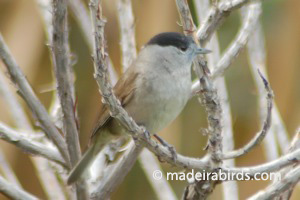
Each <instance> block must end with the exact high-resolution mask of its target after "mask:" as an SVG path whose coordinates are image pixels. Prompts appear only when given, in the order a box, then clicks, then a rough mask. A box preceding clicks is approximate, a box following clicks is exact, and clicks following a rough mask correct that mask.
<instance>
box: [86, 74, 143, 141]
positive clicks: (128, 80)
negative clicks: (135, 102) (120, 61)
mask: <svg viewBox="0 0 300 200" xmlns="http://www.w3.org/2000/svg"><path fill="white" fill-rule="evenodd" d="M137 78H138V73H137V72H135V71H134V70H133V69H132V68H129V69H128V70H127V71H126V72H125V73H124V74H123V76H121V78H120V79H119V80H118V82H117V84H116V85H115V87H114V89H113V90H114V93H115V95H116V97H117V98H118V99H119V100H120V102H121V105H122V106H123V107H126V105H127V103H128V102H129V101H130V99H131V98H132V97H133V96H134V91H135V89H136V87H135V85H136V84H135V83H136V79H137ZM125 88H126V89H125ZM111 119H112V117H111V116H110V113H109V109H108V107H107V106H103V107H102V109H101V111H100V113H99V116H98V120H97V123H96V126H95V128H94V130H93V132H92V135H91V140H92V138H93V137H94V136H95V135H96V134H97V133H98V131H99V130H100V129H101V128H102V127H103V126H104V125H105V124H107V123H108V122H109V121H110V120H111Z"/></svg>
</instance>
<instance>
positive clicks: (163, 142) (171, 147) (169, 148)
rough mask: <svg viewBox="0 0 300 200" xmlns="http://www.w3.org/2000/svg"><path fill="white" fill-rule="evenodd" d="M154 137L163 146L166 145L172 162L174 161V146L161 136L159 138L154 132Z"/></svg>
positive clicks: (175, 157) (175, 154)
mask: <svg viewBox="0 0 300 200" xmlns="http://www.w3.org/2000/svg"><path fill="white" fill-rule="evenodd" d="M154 137H155V138H156V139H157V140H158V141H159V142H160V143H161V144H162V145H163V146H164V147H167V148H168V150H169V151H170V153H171V156H172V160H173V161H174V162H176V160H177V153H176V150H175V148H174V147H173V146H172V145H170V144H169V143H167V142H166V141H165V140H164V139H163V138H161V137H160V136H158V135H157V134H154Z"/></svg>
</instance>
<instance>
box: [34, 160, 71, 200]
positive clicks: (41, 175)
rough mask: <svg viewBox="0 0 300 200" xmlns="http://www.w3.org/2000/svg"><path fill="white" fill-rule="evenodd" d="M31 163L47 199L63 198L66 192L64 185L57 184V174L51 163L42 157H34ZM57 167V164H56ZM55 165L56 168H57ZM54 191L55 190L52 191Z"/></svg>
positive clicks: (62, 199) (60, 199)
mask: <svg viewBox="0 0 300 200" xmlns="http://www.w3.org/2000/svg"><path fill="white" fill-rule="evenodd" d="M32 160H33V163H34V167H35V169H36V171H37V173H36V174H37V176H38V179H39V180H40V182H41V186H42V187H43V189H44V191H46V196H47V199H51V200H58V199H59V200H64V199H66V196H65V195H66V194H65V191H64V187H63V186H64V185H62V184H59V182H58V180H57V174H56V173H59V172H57V171H55V170H56V169H54V168H53V166H52V165H51V163H49V161H48V160H46V159H45V158H42V157H34V159H32ZM57 167H58V166H57ZM57 167H56V168H57ZM54 191H55V192H54Z"/></svg>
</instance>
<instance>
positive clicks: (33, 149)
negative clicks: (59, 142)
mask: <svg viewBox="0 0 300 200" xmlns="http://www.w3.org/2000/svg"><path fill="white" fill-rule="evenodd" d="M0 138H1V139H3V140H5V141H7V142H9V143H11V144H14V145H16V146H17V147H19V148H21V149H22V150H23V151H25V152H28V153H30V154H33V155H39V156H42V157H45V158H47V159H49V160H52V161H54V162H56V163H58V164H60V165H62V166H64V167H67V166H66V163H65V161H64V160H63V158H62V157H61V155H60V154H59V152H58V151H57V150H56V149H55V148H51V147H49V146H46V145H44V144H41V143H39V142H35V141H32V140H30V139H28V136H26V135H23V134H20V133H17V132H16V131H14V130H13V129H11V128H9V127H7V126H6V125H4V124H2V123H0Z"/></svg>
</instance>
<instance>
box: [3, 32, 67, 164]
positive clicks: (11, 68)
mask: <svg viewBox="0 0 300 200" xmlns="http://www.w3.org/2000/svg"><path fill="white" fill-rule="evenodd" d="M0 58H1V59H2V60H3V62H4V64H5V65H6V67H7V70H8V72H9V74H10V78H11V80H12V82H13V83H14V84H15V86H16V87H17V89H18V90H19V93H20V94H21V96H22V98H23V99H24V100H25V101H26V103H27V105H28V106H29V108H30V109H31V111H32V113H33V114H34V115H35V117H37V120H39V122H40V125H41V127H42V129H43V130H44V132H45V133H46V134H47V136H48V137H49V138H50V139H51V140H52V141H53V142H54V143H55V145H56V146H57V147H58V149H59V151H60V153H61V154H62V156H63V157H64V159H65V160H66V161H67V162H68V161H69V156H68V153H67V147H66V144H65V142H64V139H63V137H62V136H61V135H60V134H59V132H58V130H57V129H56V127H55V126H54V124H53V123H52V122H51V119H50V116H49V115H48V113H47V111H46V109H45V107H44V106H43V105H42V104H41V102H40V101H39V100H38V98H37V97H36V95H35V94H34V92H33V90H32V88H31V86H30V85H29V83H28V81H27V80H26V78H25V76H24V74H23V72H22V71H21V69H20V68H19V66H18V65H17V63H16V61H15V60H14V59H13V57H12V56H11V54H10V52H9V50H8V47H7V46H6V45H5V43H4V41H3V38H2V35H0Z"/></svg>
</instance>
